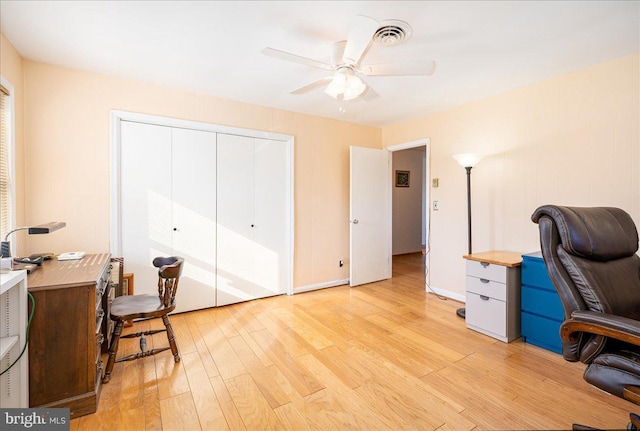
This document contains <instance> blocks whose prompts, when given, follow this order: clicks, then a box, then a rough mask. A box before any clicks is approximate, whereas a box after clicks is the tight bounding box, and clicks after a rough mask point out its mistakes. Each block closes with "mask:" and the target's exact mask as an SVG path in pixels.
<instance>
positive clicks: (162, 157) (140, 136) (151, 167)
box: [120, 121, 172, 294]
mask: <svg viewBox="0 0 640 431" xmlns="http://www.w3.org/2000/svg"><path fill="white" fill-rule="evenodd" d="M120 139H121V140H120V143H121V145H120V151H121V153H120V154H121V165H120V169H121V171H120V172H121V177H120V178H121V212H120V214H121V226H122V227H121V235H122V243H121V244H122V248H121V249H122V257H124V259H125V266H126V271H127V272H132V273H133V274H134V276H135V279H134V280H135V293H136V294H139V293H157V292H158V271H157V270H156V269H155V268H153V266H152V265H151V262H152V261H153V259H154V258H155V257H157V256H170V255H171V254H172V248H171V129H170V128H169V127H161V126H153V125H149V124H142V123H131V122H125V121H123V122H122V125H121V138H120Z"/></svg>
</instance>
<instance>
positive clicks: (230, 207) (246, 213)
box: [216, 134, 259, 306]
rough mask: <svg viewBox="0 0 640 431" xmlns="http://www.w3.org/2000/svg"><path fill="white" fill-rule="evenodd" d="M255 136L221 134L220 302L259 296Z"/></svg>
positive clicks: (218, 187) (219, 181)
mask: <svg viewBox="0 0 640 431" xmlns="http://www.w3.org/2000/svg"><path fill="white" fill-rule="evenodd" d="M253 159H254V145H253V138H248V137H244V136H235V135H224V134H218V158H217V160H218V164H217V181H216V184H217V197H218V217H217V221H218V234H217V257H218V262H217V263H218V265H217V275H218V276H217V284H216V288H217V290H216V291H217V303H218V306H221V305H227V304H234V303H236V302H241V301H247V300H250V299H255V298H257V297H259V296H256V292H255V283H254V279H255V276H254V251H255V247H254V225H255V221H254V177H253V175H254V168H253Z"/></svg>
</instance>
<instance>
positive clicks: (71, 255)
mask: <svg viewBox="0 0 640 431" xmlns="http://www.w3.org/2000/svg"><path fill="white" fill-rule="evenodd" d="M84 254H85V253H84V251H69V252H67V253H62V254H59V255H58V260H76V259H82V258H83V257H84Z"/></svg>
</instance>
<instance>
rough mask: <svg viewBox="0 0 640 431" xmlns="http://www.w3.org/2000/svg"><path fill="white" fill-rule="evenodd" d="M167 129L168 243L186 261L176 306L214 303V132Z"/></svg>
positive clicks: (197, 306) (178, 309)
mask: <svg viewBox="0 0 640 431" xmlns="http://www.w3.org/2000/svg"><path fill="white" fill-rule="evenodd" d="M171 131H172V147H171V159H172V173H173V175H172V180H171V189H172V193H171V195H172V212H171V214H172V226H171V233H172V242H171V244H172V249H173V252H172V254H173V255H177V256H182V257H183V258H184V259H185V266H184V268H183V270H182V277H181V278H180V284H179V286H178V294H177V300H176V302H177V306H176V312H181V311H188V310H198V309H201V308H208V307H215V306H216V275H215V270H216V269H215V268H216V245H215V244H216V187H215V184H216V134H215V133H211V132H204V131H199V130H190V129H176V128H173V129H171Z"/></svg>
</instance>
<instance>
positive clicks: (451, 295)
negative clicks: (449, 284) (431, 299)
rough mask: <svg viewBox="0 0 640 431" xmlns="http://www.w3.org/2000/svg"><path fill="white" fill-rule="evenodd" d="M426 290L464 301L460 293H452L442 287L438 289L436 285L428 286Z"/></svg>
mask: <svg viewBox="0 0 640 431" xmlns="http://www.w3.org/2000/svg"><path fill="white" fill-rule="evenodd" d="M426 289H427V292H435V293H437V294H438V295H442V296H445V297H447V298H451V299H455V300H456V301H460V302H466V298H465V296H464V295H460V294H459V293H454V292H451V291H449V290H444V289H440V288H438V287H433V286H431V287H430V288H429V287H427V288H426Z"/></svg>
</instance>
